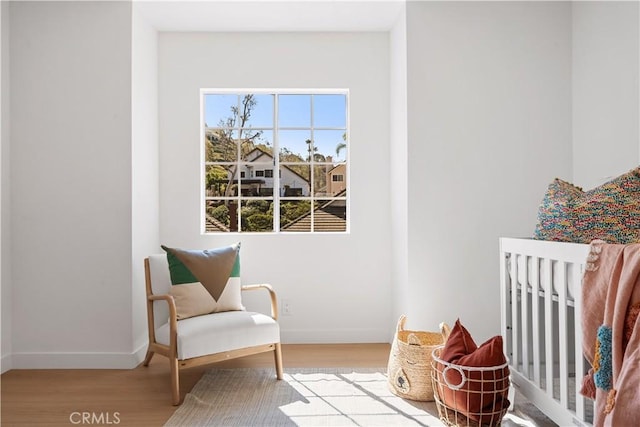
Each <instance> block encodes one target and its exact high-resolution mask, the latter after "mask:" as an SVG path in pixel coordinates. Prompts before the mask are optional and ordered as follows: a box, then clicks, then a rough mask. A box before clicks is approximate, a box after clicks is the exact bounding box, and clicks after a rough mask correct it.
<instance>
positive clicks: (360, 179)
mask: <svg viewBox="0 0 640 427" xmlns="http://www.w3.org/2000/svg"><path fill="white" fill-rule="evenodd" d="M207 87H208V88H215V87H219V88H220V87H224V88H234V87H236V88H238V87H239V88H316V87H317V88H348V89H349V90H350V103H351V117H350V119H351V124H350V125H351V128H350V130H351V132H350V136H351V152H350V156H351V163H350V167H351V172H350V178H351V183H350V185H351V187H350V189H351V233H350V234H342V235H341V234H332V235H320V234H316V235H248V234H242V235H206V236H202V235H200V223H199V221H200V206H199V203H200V193H199V191H200V172H199V170H200V166H199V159H200V154H199V150H200V143H199V99H198V96H199V94H198V91H199V89H200V88H207ZM159 122H160V190H161V194H160V236H161V240H162V243H163V244H167V245H174V246H178V247H193V248H206V247H216V246H219V245H224V244H227V243H231V242H233V241H237V240H240V241H242V275H243V280H244V281H245V282H248V283H250V282H263V281H266V282H271V283H272V284H273V285H274V287H275V288H276V289H277V291H278V293H279V297H280V298H286V299H288V300H289V302H290V306H291V309H292V312H293V315H292V316H283V317H281V319H280V322H281V327H282V339H283V341H284V342H298V343H300V342H385V341H388V339H389V336H388V331H389V322H390V320H391V318H390V313H391V304H392V302H391V299H392V298H391V286H390V278H391V273H390V268H391V267H390V263H391V262H390V258H391V249H390V238H391V237H390V209H389V198H390V197H389V194H390V188H389V161H388V160H389V159H388V158H389V147H390V146H389V41H388V35H387V34H386V33H160V35H159ZM158 249H159V248H158ZM328 259H330V260H331V261H330V262H327V260H328ZM262 298H265V297H264V296H262Z"/></svg>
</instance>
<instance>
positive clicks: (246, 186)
mask: <svg viewBox="0 0 640 427" xmlns="http://www.w3.org/2000/svg"><path fill="white" fill-rule="evenodd" d="M201 106H202V117H201V119H202V150H203V160H204V161H203V168H202V174H203V178H202V188H203V191H202V195H203V197H202V201H203V202H202V212H203V230H204V232H206V233H217V232H280V233H290V232H346V231H347V229H348V217H347V215H348V209H347V208H348V186H347V182H346V177H347V176H348V174H347V167H348V164H347V163H348V162H347V158H348V142H349V132H348V93H347V91H345V90H327V91H305V92H300V91H244V90H237V91H228V90H209V89H203V90H201ZM274 170H277V171H278V173H277V174H274ZM247 172H248V173H247ZM336 172H338V173H336ZM247 175H248V176H249V178H246V176H247Z"/></svg>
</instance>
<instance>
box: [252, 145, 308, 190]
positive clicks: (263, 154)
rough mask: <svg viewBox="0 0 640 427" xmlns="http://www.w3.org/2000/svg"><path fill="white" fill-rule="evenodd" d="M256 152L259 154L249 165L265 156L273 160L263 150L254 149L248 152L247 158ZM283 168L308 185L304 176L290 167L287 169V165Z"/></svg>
mask: <svg viewBox="0 0 640 427" xmlns="http://www.w3.org/2000/svg"><path fill="white" fill-rule="evenodd" d="M256 151H259V152H260V154H258V155H257V156H256V157H255V159H253V160H251V163H253V162H255V161H257V160H258V159H259V158H260V157H262V156H267V157H269V158H270V159H273V156H272V155H271V154H269V153H267V152H266V151H264V150H263V149H261V148H259V147H256V148H254V149H253V150H251V151H249V153H248V154H247V157H249V156H251V154H253V153H255V152H256ZM281 166H282V167H283V168H287V169H288V170H289V172H291V173H292V174H295V175H297V176H299V177H300V179H302V180H304V181H305V182H307V183H309V180H308V179H307V178H305V177H304V176H302V175H300V174H299V173H298V172H296V171H294V170H293V169H291V168H290V167H288V166H287V165H281Z"/></svg>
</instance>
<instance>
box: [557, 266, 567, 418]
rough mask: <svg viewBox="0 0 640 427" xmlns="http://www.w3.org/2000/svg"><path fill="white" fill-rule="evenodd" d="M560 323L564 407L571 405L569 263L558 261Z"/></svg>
mask: <svg viewBox="0 0 640 427" xmlns="http://www.w3.org/2000/svg"><path fill="white" fill-rule="evenodd" d="M558 268H559V271H558V273H559V274H558V282H559V283H558V286H559V289H558V324H559V329H560V330H559V332H560V335H559V339H560V342H559V355H558V357H559V359H560V403H561V404H562V407H563V408H568V407H569V366H568V363H569V358H568V351H569V350H568V334H567V329H568V328H569V325H568V322H567V320H568V319H567V285H568V284H567V264H566V263H565V262H564V261H558Z"/></svg>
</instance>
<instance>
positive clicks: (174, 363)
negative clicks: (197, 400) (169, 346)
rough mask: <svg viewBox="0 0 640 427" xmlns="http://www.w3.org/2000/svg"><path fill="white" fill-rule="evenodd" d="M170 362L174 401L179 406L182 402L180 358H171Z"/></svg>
mask: <svg viewBox="0 0 640 427" xmlns="http://www.w3.org/2000/svg"><path fill="white" fill-rule="evenodd" d="M169 364H170V365H171V395H172V403H173V405H174V406H177V405H179V404H180V377H179V375H180V370H179V368H178V359H177V358H169Z"/></svg>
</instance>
